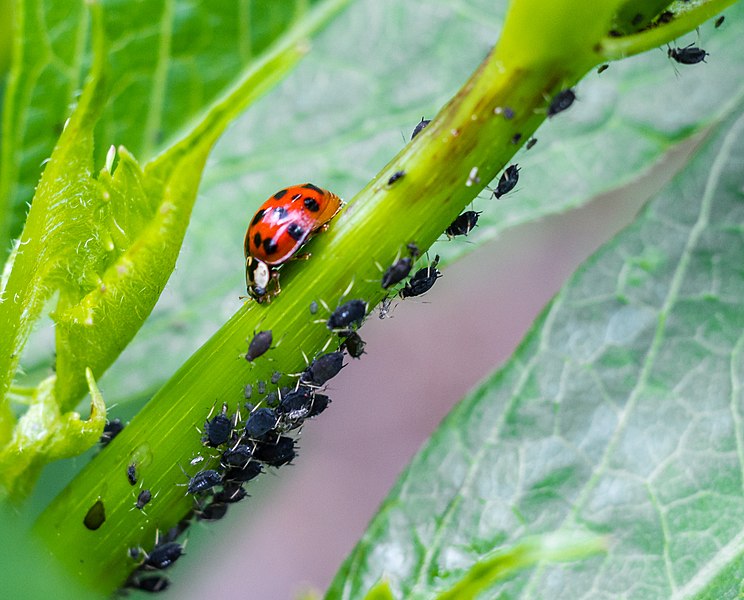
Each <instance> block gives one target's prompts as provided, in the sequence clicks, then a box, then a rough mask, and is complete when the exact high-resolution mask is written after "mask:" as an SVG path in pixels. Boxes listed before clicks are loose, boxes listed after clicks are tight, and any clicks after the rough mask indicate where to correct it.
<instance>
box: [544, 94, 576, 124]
mask: <svg viewBox="0 0 744 600" xmlns="http://www.w3.org/2000/svg"><path fill="white" fill-rule="evenodd" d="M574 100H576V94H575V93H574V91H573V90H572V89H571V88H567V89H565V90H561V91H560V92H558V93H557V94H556V95H555V96H553V99H552V100H551V101H550V105H549V106H548V116H549V117H554V116H555V115H557V114H558V113H560V112H563V111H564V110H566V109H567V108H570V107H571V105H572V104H573V103H574Z"/></svg>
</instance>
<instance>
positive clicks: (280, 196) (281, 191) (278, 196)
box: [254, 190, 287, 225]
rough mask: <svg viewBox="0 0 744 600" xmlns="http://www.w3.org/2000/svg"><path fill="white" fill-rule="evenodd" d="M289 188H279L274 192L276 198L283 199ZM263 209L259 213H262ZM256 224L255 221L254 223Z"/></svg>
mask: <svg viewBox="0 0 744 600" xmlns="http://www.w3.org/2000/svg"><path fill="white" fill-rule="evenodd" d="M286 194H287V190H279V191H278V192H277V193H276V194H274V200H281V199H282V198H284V196H286ZM262 212H263V211H259V214H261V213H262ZM254 225H255V223H254Z"/></svg>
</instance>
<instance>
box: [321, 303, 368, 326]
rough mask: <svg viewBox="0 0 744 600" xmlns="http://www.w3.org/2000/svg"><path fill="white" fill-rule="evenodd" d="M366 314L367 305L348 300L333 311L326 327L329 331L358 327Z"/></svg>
mask: <svg viewBox="0 0 744 600" xmlns="http://www.w3.org/2000/svg"><path fill="white" fill-rule="evenodd" d="M366 314H367V303H366V302H365V301H364V300H349V301H348V302H345V303H344V304H342V305H341V306H339V307H338V308H337V309H336V310H334V311H333V313H332V314H331V316H330V317H329V318H328V321H327V323H326V325H327V326H328V329H331V330H334V329H345V328H348V327H351V326H354V325H355V326H359V325H361V324H362V320H363V319H364V315H366Z"/></svg>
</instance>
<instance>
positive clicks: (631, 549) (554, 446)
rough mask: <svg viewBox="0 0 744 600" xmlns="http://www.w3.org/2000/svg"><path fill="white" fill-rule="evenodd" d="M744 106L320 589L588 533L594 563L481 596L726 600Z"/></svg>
mask: <svg viewBox="0 0 744 600" xmlns="http://www.w3.org/2000/svg"><path fill="white" fill-rule="evenodd" d="M742 108H744V103H742V102H741V99H740V101H739V106H738V108H737V110H736V111H735V112H734V113H733V115H732V116H731V117H729V118H728V119H727V120H726V121H724V122H722V123H721V124H720V125H719V126H717V127H716V128H715V129H714V131H713V132H712V134H711V135H710V136H709V137H708V139H707V141H706V142H705V144H704V145H703V146H702V147H701V148H700V149H699V151H698V152H697V153H696V154H695V156H694V158H693V159H692V160H691V162H690V164H689V166H688V167H687V168H686V169H685V171H684V172H683V173H681V174H679V175H678V176H677V177H676V178H675V179H674V180H673V181H672V182H671V183H670V184H669V185H668V186H667V187H666V188H665V189H664V190H663V192H662V193H661V194H660V195H659V196H658V197H656V198H655V199H654V200H653V201H652V203H651V204H650V205H649V206H648V208H647V209H646V210H645V211H644V213H643V215H642V216H641V217H640V218H639V219H638V221H637V222H636V223H634V224H633V225H632V226H631V227H629V228H628V229H626V230H625V231H623V232H621V233H620V234H619V235H618V236H617V237H616V238H615V239H614V240H612V241H611V242H610V243H608V244H607V245H606V246H605V247H604V248H603V249H601V250H600V251H599V252H598V253H597V254H595V255H594V256H593V257H592V258H591V259H590V260H589V261H588V263H587V264H586V265H585V266H584V267H582V268H581V269H580V270H579V272H577V273H576V274H575V275H574V276H573V277H572V278H571V280H570V281H569V282H568V283H567V284H566V285H565V287H564V288H563V290H562V291H561V292H560V293H559V294H558V296H557V297H556V298H555V300H554V301H553V303H552V304H551V305H550V306H549V307H548V308H547V309H546V310H545V312H544V313H543V315H542V316H541V318H540V319H538V321H537V323H536V324H535V325H534V327H533V329H532V331H531V333H530V334H529V335H528V337H527V338H526V340H525V341H524V342H523V344H522V346H521V347H520V348H519V350H518V351H517V352H516V353H515V355H514V356H513V357H512V358H511V360H510V361H509V362H508V363H507V365H506V366H505V367H504V368H503V369H502V370H500V371H498V372H497V373H495V374H494V375H492V376H491V377H489V378H488V379H487V380H486V381H484V382H483V384H482V385H481V386H480V387H479V389H477V390H476V391H475V392H474V393H473V394H471V395H470V396H469V397H468V398H466V399H465V400H464V401H463V402H462V403H461V404H460V405H459V406H458V407H457V408H456V409H455V410H454V411H452V413H450V415H449V416H448V417H447V419H446V420H445V421H444V422H443V424H442V426H441V427H440V428H439V429H438V431H437V432H436V433H435V434H434V436H433V437H432V438H431V439H430V441H429V442H428V443H427V445H426V446H425V448H424V449H423V450H422V451H421V452H420V453H419V455H418V456H417V457H416V458H415V459H414V461H413V462H412V464H411V466H410V467H409V468H408V470H407V471H406V473H405V474H404V475H403V476H402V477H401V479H400V480H399V482H398V483H397V485H396V486H395V488H394V489H393V491H392V492H391V494H390V495H389V497H388V498H387V499H386V500H385V502H384V504H383V507H382V509H381V511H380V513H379V514H378V515H377V517H376V518H375V519H374V520H373V522H372V523H371V525H370V527H369V529H368V531H367V533H366V534H365V536H364V537H363V539H362V541H361V542H360V544H359V545H358V546H357V548H356V549H355V550H354V552H353V553H352V554H351V556H350V557H349V559H348V560H347V562H346V563H345V564H344V566H343V567H342V569H341V571H340V572H339V573H338V575H337V577H336V579H335V581H334V583H333V585H332V587H331V589H330V591H329V593H328V595H327V597H328V598H334V599H335V598H354V597H359V596H361V595H363V593H364V592H365V590H368V589H370V588H371V587H372V586H373V585H374V584H375V583H376V582H377V581H378V580H379V579H380V578H381V577H384V578H386V579H387V580H388V581H389V582H390V585H391V588H392V590H393V592H394V594H395V595H396V596H397V597H405V598H431V597H432V596H433V595H434V594H435V593H438V592H442V591H443V590H447V589H449V588H451V587H452V586H454V585H456V583H457V582H458V581H459V580H460V579H461V578H462V577H463V576H464V575H465V574H466V573H467V572H468V570H469V568H470V567H471V566H472V565H473V564H475V563H477V562H478V561H479V560H480V559H481V558H482V557H483V556H484V554H486V553H487V552H488V551H490V549H492V548H494V547H501V546H505V545H511V544H514V543H515V542H517V541H518V540H520V539H523V538H524V537H525V536H530V535H535V534H545V533H564V532H567V531H572V530H574V529H575V528H582V529H585V530H588V531H589V532H593V533H596V534H598V535H607V536H608V537H609V549H608V552H607V554H606V555H603V556H596V557H592V558H588V559H585V560H581V561H577V562H574V563H569V564H558V565H556V564H547V563H544V564H541V565H539V566H537V567H536V568H534V569H532V570H530V571H526V572H523V573H521V574H519V575H516V576H514V577H513V578H512V579H510V580H509V581H506V582H500V583H496V584H494V585H493V586H491V587H490V588H489V589H488V591H487V592H484V597H489V598H492V597H505V598H530V599H534V598H572V599H573V598H605V597H606V598H610V597H616V596H617V595H625V596H628V597H633V598H675V599H683V598H685V599H686V598H718V599H723V598H732V599H733V598H737V597H739V594H740V591H741V581H742V555H743V553H744V494H743V493H742V492H743V489H744V433H743V431H744V430H743V429H742V414H744V394H743V392H742V383H741V382H742V380H743V378H744V361H743V360H742V348H744V336H743V335H742V331H744V270H743V269H742V266H741V265H742V260H741V257H742V256H743V255H744V232H743V231H742V226H741V223H742V221H743V220H744V178H743V177H742V171H741V164H742V161H744V141H743V140H744V115H742Z"/></svg>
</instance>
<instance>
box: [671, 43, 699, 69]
mask: <svg viewBox="0 0 744 600" xmlns="http://www.w3.org/2000/svg"><path fill="white" fill-rule="evenodd" d="M667 56H669V58H671V59H672V60H674V61H675V62H677V63H679V64H680V65H696V64H697V63H699V62H705V57H706V56H708V53H707V52H706V51H705V50H703V49H702V48H698V47H697V46H695V45H694V44H690V45H689V46H685V47H684V48H669V49H668V50H667Z"/></svg>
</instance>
